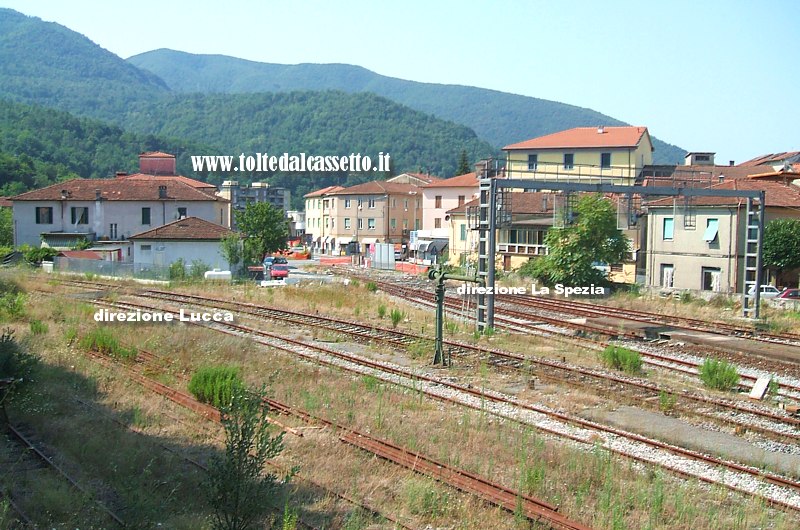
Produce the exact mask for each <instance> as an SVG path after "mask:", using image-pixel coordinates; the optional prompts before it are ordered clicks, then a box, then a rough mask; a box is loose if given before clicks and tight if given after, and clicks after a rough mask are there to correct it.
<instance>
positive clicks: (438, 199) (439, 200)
mask: <svg viewBox="0 0 800 530" xmlns="http://www.w3.org/2000/svg"><path fill="white" fill-rule="evenodd" d="M433 200H434V201H435V204H434V206H433V207H434V208H441V207H442V196H441V195H437V196H436V197H435V198H434V199H433Z"/></svg>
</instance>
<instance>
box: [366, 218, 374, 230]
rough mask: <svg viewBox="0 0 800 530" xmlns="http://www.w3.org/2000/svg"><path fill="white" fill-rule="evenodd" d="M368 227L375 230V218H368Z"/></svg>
mask: <svg viewBox="0 0 800 530" xmlns="http://www.w3.org/2000/svg"><path fill="white" fill-rule="evenodd" d="M367 229H368V230H375V219H372V218H370V219H367Z"/></svg>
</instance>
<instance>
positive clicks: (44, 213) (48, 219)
mask: <svg viewBox="0 0 800 530" xmlns="http://www.w3.org/2000/svg"><path fill="white" fill-rule="evenodd" d="M36 224H37V225H51V224H53V207H52V206H39V207H38V208H36Z"/></svg>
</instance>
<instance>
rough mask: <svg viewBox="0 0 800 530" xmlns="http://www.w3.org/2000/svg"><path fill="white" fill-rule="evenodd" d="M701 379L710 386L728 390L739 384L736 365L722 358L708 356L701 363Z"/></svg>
mask: <svg viewBox="0 0 800 530" xmlns="http://www.w3.org/2000/svg"><path fill="white" fill-rule="evenodd" d="M699 373H700V380H701V381H703V384H704V385H706V386H707V387H709V388H713V389H716V390H722V391H723V392H728V391H730V390H733V389H734V388H735V387H736V386H737V385H738V384H739V371H738V369H737V368H736V365H734V364H731V363H729V362H727V361H725V360H722V359H711V358H708V359H706V360H705V361H703V364H701V365H700V370H699Z"/></svg>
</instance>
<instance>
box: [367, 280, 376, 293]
mask: <svg viewBox="0 0 800 530" xmlns="http://www.w3.org/2000/svg"><path fill="white" fill-rule="evenodd" d="M377 290H378V284H377V283H375V282H367V291H369V292H371V293H374V292H375V291H377Z"/></svg>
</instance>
